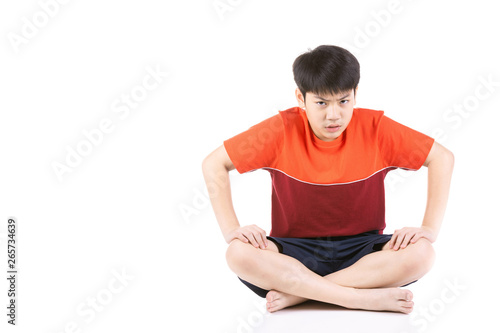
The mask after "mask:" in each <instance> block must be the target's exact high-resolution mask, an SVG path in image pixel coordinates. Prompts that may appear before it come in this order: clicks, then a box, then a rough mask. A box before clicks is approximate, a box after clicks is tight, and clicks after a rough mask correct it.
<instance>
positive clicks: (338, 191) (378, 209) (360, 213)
mask: <svg viewBox="0 0 500 333" xmlns="http://www.w3.org/2000/svg"><path fill="white" fill-rule="evenodd" d="M393 169H395V168H386V169H382V170H380V171H378V172H377V173H375V174H373V175H372V176H370V177H368V178H366V179H364V180H359V181H356V182H351V183H345V184H332V185H320V184H312V183H306V182H302V181H299V180H296V179H294V178H292V177H290V176H288V175H286V174H285V173H283V172H282V171H280V170H276V169H267V170H268V171H269V172H270V174H271V178H272V184H273V189H272V230H271V232H270V236H272V237H328V236H349V235H356V234H360V233H363V232H367V231H371V230H378V231H379V232H380V233H382V231H383V230H384V228H385V194H384V178H385V175H386V174H387V172H389V171H390V170H393Z"/></svg>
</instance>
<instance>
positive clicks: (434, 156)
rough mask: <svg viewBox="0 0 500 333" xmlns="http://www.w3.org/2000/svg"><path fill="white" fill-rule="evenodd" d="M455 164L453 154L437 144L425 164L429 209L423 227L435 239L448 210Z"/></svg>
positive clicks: (426, 211) (427, 208)
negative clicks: (447, 205) (432, 234)
mask: <svg viewBox="0 0 500 333" xmlns="http://www.w3.org/2000/svg"><path fill="white" fill-rule="evenodd" d="M454 162H455V158H454V156H453V153H452V152H451V151H449V150H448V149H446V148H445V147H443V146H442V145H440V144H439V143H437V142H435V143H434V145H433V146H432V149H431V151H430V153H429V156H427V159H426V160H425V162H424V165H425V166H426V167H427V168H428V175H427V177H428V182H427V207H426V209H425V215H424V220H423V223H422V227H423V228H428V229H429V230H431V231H432V232H433V233H434V236H435V237H437V235H438V233H439V230H440V229H441V222H442V221H443V217H444V212H445V210H446V203H447V202H448V194H449V191H450V183H451V174H452V172H453V165H454ZM431 241H432V240H431Z"/></svg>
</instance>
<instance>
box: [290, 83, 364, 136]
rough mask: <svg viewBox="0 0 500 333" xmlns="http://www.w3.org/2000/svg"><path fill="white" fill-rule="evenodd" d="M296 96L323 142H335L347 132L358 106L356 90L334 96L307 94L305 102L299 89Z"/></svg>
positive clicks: (314, 130)
mask: <svg viewBox="0 0 500 333" xmlns="http://www.w3.org/2000/svg"><path fill="white" fill-rule="evenodd" d="M356 91H357V88H356ZM295 96H296V97H297V101H298V102H299V106H300V107H301V108H302V109H304V110H305V111H306V115H307V119H308V120H309V125H310V126H311V129H312V130H313V132H314V134H315V135H316V137H317V138H318V139H320V140H323V141H333V140H335V139H336V138H338V137H339V136H340V135H341V134H342V132H344V131H345V129H346V128H347V125H349V122H350V121H351V118H352V112H353V109H354V105H355V104H356V98H355V97H354V96H355V94H354V89H352V90H351V91H350V92H345V93H341V94H332V95H317V94H315V93H309V92H307V93H306V98H305V102H304V96H303V95H302V93H301V92H300V90H299V89H298V88H297V89H296V90H295Z"/></svg>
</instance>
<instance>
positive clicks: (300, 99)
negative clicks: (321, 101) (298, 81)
mask: <svg viewBox="0 0 500 333" xmlns="http://www.w3.org/2000/svg"><path fill="white" fill-rule="evenodd" d="M295 98H297V103H299V107H301V108H302V109H304V108H305V107H306V103H305V99H304V95H303V94H302V92H301V91H300V89H299V88H297V89H295Z"/></svg>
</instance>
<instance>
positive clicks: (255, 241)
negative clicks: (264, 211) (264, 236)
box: [247, 233, 260, 248]
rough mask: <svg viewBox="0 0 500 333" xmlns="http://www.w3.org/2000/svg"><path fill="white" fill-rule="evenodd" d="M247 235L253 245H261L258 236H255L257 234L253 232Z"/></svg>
mask: <svg viewBox="0 0 500 333" xmlns="http://www.w3.org/2000/svg"><path fill="white" fill-rule="evenodd" d="M247 237H248V239H249V240H250V243H252V245H253V246H255V247H257V248H258V247H260V244H259V241H258V238H257V237H255V235H254V234H253V233H250V234H249V235H248V236H247Z"/></svg>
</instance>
